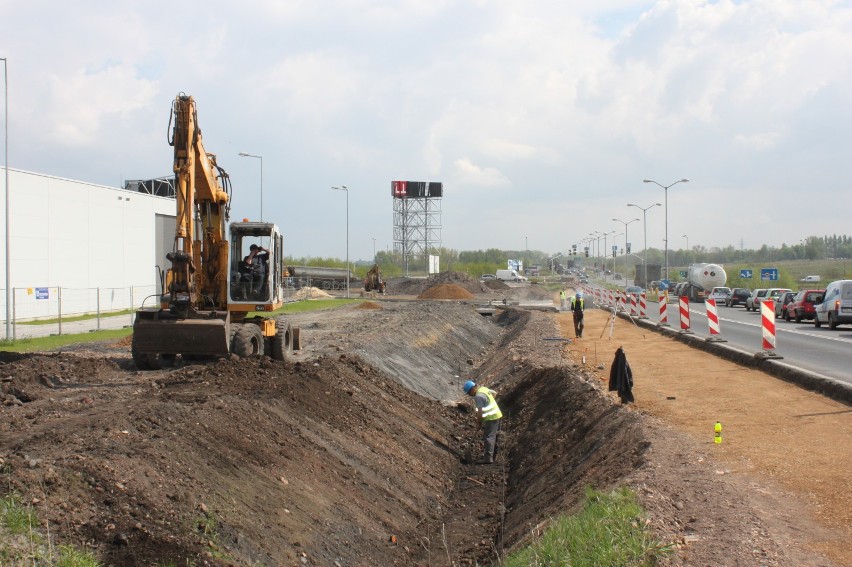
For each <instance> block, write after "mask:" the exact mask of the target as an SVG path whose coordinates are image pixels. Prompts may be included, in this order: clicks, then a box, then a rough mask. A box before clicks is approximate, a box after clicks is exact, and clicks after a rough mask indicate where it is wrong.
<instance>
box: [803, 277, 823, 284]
mask: <svg viewBox="0 0 852 567" xmlns="http://www.w3.org/2000/svg"><path fill="white" fill-rule="evenodd" d="M821 279H822V278H820V277H819V276H805V277H803V278H802V279H800V280H799V281H800V282H802V283H815V282H818V281H819V280H821Z"/></svg>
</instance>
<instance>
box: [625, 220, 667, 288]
mask: <svg viewBox="0 0 852 567" xmlns="http://www.w3.org/2000/svg"><path fill="white" fill-rule="evenodd" d="M627 206H628V207H636V208H637V209H642V231H643V232H644V237H645V252H644V253H643V254H642V279H643V280H644V281H643V282H642V283H644V284H645V285H643V286H642V287H648V218H647V215H646V213H647V212H648V209H651V208H653V207H662V205H661V204H660V203H654V204H653V205H649V206H647V207H640V206H639V205H634V204H633V203H627Z"/></svg>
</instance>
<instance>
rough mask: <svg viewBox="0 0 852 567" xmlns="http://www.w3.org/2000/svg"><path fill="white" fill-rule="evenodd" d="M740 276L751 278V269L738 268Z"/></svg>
mask: <svg viewBox="0 0 852 567" xmlns="http://www.w3.org/2000/svg"><path fill="white" fill-rule="evenodd" d="M740 277H741V278H743V279H746V280H750V279H751V278H752V273H751V270H740Z"/></svg>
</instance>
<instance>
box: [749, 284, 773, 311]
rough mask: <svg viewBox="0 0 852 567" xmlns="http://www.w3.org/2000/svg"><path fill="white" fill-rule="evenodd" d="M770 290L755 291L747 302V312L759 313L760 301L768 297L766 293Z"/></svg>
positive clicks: (760, 289)
mask: <svg viewBox="0 0 852 567" xmlns="http://www.w3.org/2000/svg"><path fill="white" fill-rule="evenodd" d="M768 291H769V290H768V289H763V288H759V289H756V290H754V292H753V293H752V294H751V295H750V296H749V298H748V299H747V300H746V311H757V310H759V309H760V300H761V299H763V298H764V297H766V292H768Z"/></svg>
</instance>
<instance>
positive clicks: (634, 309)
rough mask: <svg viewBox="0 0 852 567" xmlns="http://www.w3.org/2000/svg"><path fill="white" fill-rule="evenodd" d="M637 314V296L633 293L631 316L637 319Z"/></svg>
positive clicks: (631, 297) (631, 296)
mask: <svg viewBox="0 0 852 567" xmlns="http://www.w3.org/2000/svg"><path fill="white" fill-rule="evenodd" d="M637 314H638V313H637V311H636V294H635V293H631V294H630V316H631V317H635V316H636V315H637Z"/></svg>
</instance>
